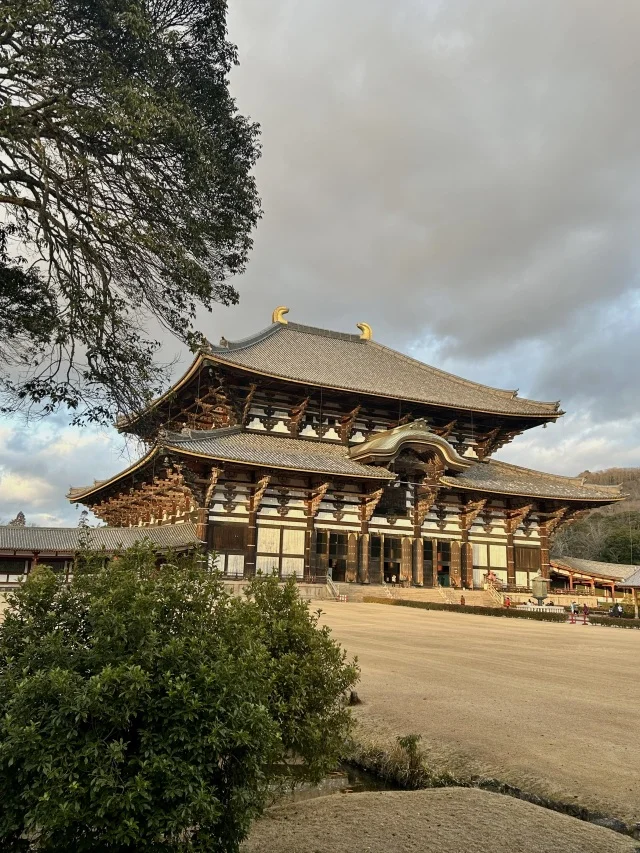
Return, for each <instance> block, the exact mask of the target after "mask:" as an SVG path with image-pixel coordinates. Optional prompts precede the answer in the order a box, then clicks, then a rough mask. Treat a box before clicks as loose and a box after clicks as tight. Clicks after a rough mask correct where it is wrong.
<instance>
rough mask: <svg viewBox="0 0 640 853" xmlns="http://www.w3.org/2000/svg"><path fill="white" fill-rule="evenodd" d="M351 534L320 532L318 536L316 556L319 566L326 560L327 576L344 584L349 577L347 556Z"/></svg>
mask: <svg viewBox="0 0 640 853" xmlns="http://www.w3.org/2000/svg"><path fill="white" fill-rule="evenodd" d="M348 550H349V534H348V533H333V532H330V531H328V530H318V531H317V534H316V554H317V555H318V557H319V564H320V565H321V564H322V562H323V561H324V560H325V559H326V566H327V576H328V577H330V578H331V579H332V580H334V581H337V582H338V583H343V582H344V581H345V580H346V576H347V554H348Z"/></svg>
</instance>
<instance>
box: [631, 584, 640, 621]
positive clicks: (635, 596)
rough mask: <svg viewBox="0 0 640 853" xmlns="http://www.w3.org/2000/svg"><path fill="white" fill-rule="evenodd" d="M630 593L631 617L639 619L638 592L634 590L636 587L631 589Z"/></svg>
mask: <svg viewBox="0 0 640 853" xmlns="http://www.w3.org/2000/svg"><path fill="white" fill-rule="evenodd" d="M631 592H632V594H633V615H634V616H635V618H636V619H638V618H640V616H639V614H638V590H637V589H636V587H633V589H632V590H631Z"/></svg>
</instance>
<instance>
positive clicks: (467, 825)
mask: <svg viewBox="0 0 640 853" xmlns="http://www.w3.org/2000/svg"><path fill="white" fill-rule="evenodd" d="M242 849H243V853H265V851H269V853H355V851H358V853H470V851H473V853H513V851H515V850H517V851H522V853H557V851H562V853H584V851H587V850H588V851H589V853H633V851H636V850H637V849H638V842H634V841H633V840H632V839H631V838H626V837H624V836H622V835H617V834H616V833H614V832H611V830H608V829H604V828H602V827H599V826H593V825H592V824H588V823H584V822H582V821H579V820H576V819H575V818H572V817H567V816H566V815H562V814H557V813H556V812H551V811H548V810H547V809H543V808H540V807H539V806H533V805H531V804H530V803H525V802H522V801H520V800H514V799H512V798H510V797H505V796H501V795H500V794H490V793H487V792H485V791H475V790H468V789H462V788H439V789H436V790H429V791H380V792H378V791H370V792H367V793H362V794H343V795H339V794H334V795H332V796H329V797H320V798H319V799H316V800H307V801H306V802H302V803H297V804H291V805H287V806H279V807H276V808H274V809H271V810H270V811H269V812H268V814H267V815H266V816H265V817H264V818H263V819H262V820H260V821H259V822H258V823H257V824H256V825H255V827H254V830H253V832H252V834H251V837H250V838H249V840H248V841H247V842H246V843H245V845H244V846H243V848H242Z"/></svg>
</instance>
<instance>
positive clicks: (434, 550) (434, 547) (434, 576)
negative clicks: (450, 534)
mask: <svg viewBox="0 0 640 853" xmlns="http://www.w3.org/2000/svg"><path fill="white" fill-rule="evenodd" d="M431 555H432V556H431V565H432V566H433V569H432V572H431V586H432V587H433V588H434V589H435V587H437V586H438V540H437V539H432V540H431Z"/></svg>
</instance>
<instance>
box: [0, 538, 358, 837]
mask: <svg viewBox="0 0 640 853" xmlns="http://www.w3.org/2000/svg"><path fill="white" fill-rule="evenodd" d="M9 600H10V609H9V610H8V611H7V613H6V618H5V621H4V624H3V625H2V626H1V627H0V796H1V798H2V812H1V813H0V840H1V842H2V844H0V847H1V848H2V850H6V851H18V850H25V851H26V850H29V851H59V853H63V851H64V853H69V851H74V853H83V851H102V850H104V851H107V850H108V851H125V850H126V851H132V850H135V851H152V850H153V851H160V850H162V851H182V850H185V851H186V850H189V851H207V853H221V851H234V850H237V849H238V845H239V843H240V841H241V840H242V838H243V837H244V836H245V835H246V833H247V831H248V828H249V826H250V823H251V820H252V819H253V818H254V817H255V816H256V815H258V814H259V813H260V811H261V809H262V808H263V807H264V804H265V802H266V799H267V796H268V792H269V789H270V786H272V785H273V778H274V772H277V773H281V772H282V768H286V766H287V763H291V762H295V763H296V765H297V766H296V770H297V771H298V772H299V773H300V775H301V776H302V777H303V778H305V777H306V778H308V779H310V780H317V779H318V778H319V777H321V776H322V775H323V774H324V773H325V772H326V771H327V769H328V768H330V767H331V766H332V765H333V763H334V762H335V761H336V760H337V757H338V755H339V751H340V747H341V745H342V742H343V739H344V738H345V736H346V735H347V733H348V731H349V728H350V715H349V711H348V710H347V709H346V707H345V701H344V695H345V691H347V690H348V689H349V688H350V687H351V686H352V685H353V684H354V683H355V681H356V679H357V669H356V667H355V666H354V665H353V664H349V663H347V662H346V660H345V656H344V653H343V652H342V651H341V650H340V648H339V647H338V646H337V644H336V643H334V642H333V641H332V640H331V638H330V636H329V630H328V629H327V628H318V625H317V616H314V615H311V614H310V613H309V611H308V609H307V607H306V606H305V604H304V603H303V602H301V601H300V600H299V598H298V596H297V592H296V589H295V585H294V584H293V583H291V584H290V585H288V586H285V587H284V588H282V587H279V585H278V583H277V581H276V580H275V579H274V578H266V579H259V580H256V581H254V582H253V583H252V584H251V585H250V587H249V589H248V591H247V595H246V598H244V599H234V598H232V597H230V596H228V595H227V594H225V592H224V590H223V588H222V585H221V584H220V583H219V581H218V580H217V578H216V577H212V576H211V575H209V574H207V573H206V572H205V571H204V570H203V569H201V568H200V567H199V565H198V563H197V561H196V560H194V559H182V560H179V561H173V560H171V561H169V562H168V563H167V564H166V565H164V566H162V567H160V568H157V567H156V565H155V558H154V556H153V554H152V553H151V552H150V551H149V550H146V549H144V548H136V549H132V550H130V551H128V552H125V553H124V554H123V555H122V556H121V557H120V558H119V559H117V560H114V561H112V562H111V563H110V564H109V565H108V566H106V567H96V566H91V565H89V566H85V567H84V569H82V567H79V568H78V570H77V571H76V575H75V577H74V580H73V582H72V583H71V584H70V585H68V586H65V585H64V583H62V581H61V579H60V578H59V577H57V576H56V575H55V574H54V573H53V572H52V571H50V570H48V569H39V570H37V571H34V572H33V573H32V575H31V577H30V578H29V579H28V580H27V582H26V583H25V584H24V585H23V586H22V588H20V589H19V590H18V591H16V592H14V593H12V594H11V595H10V596H9ZM273 768H280V769H279V770H277V771H274V769H273Z"/></svg>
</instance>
